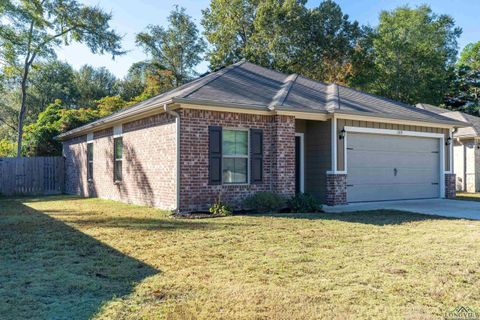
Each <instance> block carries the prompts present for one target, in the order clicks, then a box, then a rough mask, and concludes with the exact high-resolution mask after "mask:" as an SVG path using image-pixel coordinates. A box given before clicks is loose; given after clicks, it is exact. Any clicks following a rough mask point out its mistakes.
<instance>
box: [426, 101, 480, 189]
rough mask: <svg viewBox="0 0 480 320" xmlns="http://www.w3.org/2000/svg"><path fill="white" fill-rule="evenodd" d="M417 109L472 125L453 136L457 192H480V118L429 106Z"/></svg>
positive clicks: (459, 130)
mask: <svg viewBox="0 0 480 320" xmlns="http://www.w3.org/2000/svg"><path fill="white" fill-rule="evenodd" d="M417 108H420V109H424V110H427V111H430V112H435V113H437V114H440V115H442V116H445V117H448V118H451V119H455V120H458V121H462V122H465V123H468V124H470V126H469V127H465V128H459V129H458V130H457V131H456V132H455V133H454V135H453V137H454V146H453V149H454V152H453V157H454V159H453V163H454V173H455V174H456V176H457V183H456V186H457V191H465V192H480V117H476V116H472V115H470V114H466V113H463V112H459V111H452V110H447V109H443V108H440V107H436V106H432V105H429V104H417Z"/></svg>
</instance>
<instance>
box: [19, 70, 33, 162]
mask: <svg viewBox="0 0 480 320" xmlns="http://www.w3.org/2000/svg"><path fill="white" fill-rule="evenodd" d="M29 67H30V66H29V65H28V64H27V65H25V69H24V71H23V76H22V82H21V86H22V88H21V94H22V97H21V99H22V102H21V106H20V112H19V114H18V130H17V131H18V135H17V158H20V157H21V156H22V139H23V137H22V135H23V120H24V119H25V113H26V111H27V78H28V70H29Z"/></svg>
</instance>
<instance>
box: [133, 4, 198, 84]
mask: <svg viewBox="0 0 480 320" xmlns="http://www.w3.org/2000/svg"><path fill="white" fill-rule="evenodd" d="M168 22H169V26H168V28H167V29H165V28H163V27H161V26H156V25H150V26H148V27H147V31H146V32H142V33H139V34H137V37H136V43H137V44H138V45H139V46H141V47H142V48H143V49H144V50H145V52H146V53H147V54H149V55H150V56H151V58H152V60H153V61H154V62H157V63H159V64H161V65H163V66H165V67H166V68H167V69H168V70H171V71H172V72H173V79H174V83H172V85H173V86H175V87H176V86H179V85H181V84H183V83H184V82H186V81H188V80H189V79H190V78H191V77H192V76H193V75H195V72H194V70H193V68H194V67H195V66H196V65H197V64H198V63H200V61H201V54H202V53H203V52H204V51H205V47H206V44H205V42H204V40H203V39H202V38H201V37H200V35H199V33H198V29H197V27H196V25H195V23H194V22H193V21H192V18H191V17H190V16H189V15H187V14H186V12H185V9H184V8H179V7H178V6H175V9H174V10H173V11H172V12H171V13H170V15H169V16H168Z"/></svg>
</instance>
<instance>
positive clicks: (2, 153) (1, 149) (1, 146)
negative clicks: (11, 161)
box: [0, 139, 17, 158]
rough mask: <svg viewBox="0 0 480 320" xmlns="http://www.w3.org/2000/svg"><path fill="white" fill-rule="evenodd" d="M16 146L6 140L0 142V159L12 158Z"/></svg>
mask: <svg viewBox="0 0 480 320" xmlns="http://www.w3.org/2000/svg"><path fill="white" fill-rule="evenodd" d="M16 150H17V146H16V145H15V143H13V142H11V141H10V140H8V139H1V140H0V158H1V157H14V156H15V152H16Z"/></svg>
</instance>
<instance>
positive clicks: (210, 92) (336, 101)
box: [58, 61, 464, 212]
mask: <svg viewBox="0 0 480 320" xmlns="http://www.w3.org/2000/svg"><path fill="white" fill-rule="evenodd" d="M463 125H464V123H462V122H459V121H456V120H452V119H450V118H447V117H444V116H442V115H439V114H437V113H434V112H429V111H427V110H421V109H419V108H416V107H415V106H410V105H406V104H402V103H399V102H396V101H391V100H388V99H385V98H382V97H378V96H374V95H370V94H367V93H364V92H360V91H357V90H354V89H350V88H347V87H344V86H340V85H337V84H326V83H322V82H318V81H313V80H310V79H307V78H305V77H302V76H300V75H296V74H292V75H285V74H282V73H279V72H276V71H273V70H269V69H265V68H263V67H260V66H257V65H255V64H252V63H249V62H245V61H241V62H239V63H236V64H234V65H231V66H228V67H226V68H223V69H221V70H219V71H216V72H212V73H210V74H208V75H206V76H203V77H201V78H198V79H196V80H194V81H192V82H190V83H187V84H185V85H183V86H181V87H179V88H176V89H174V90H171V91H169V92H166V93H164V94H161V95H159V96H156V97H154V98H152V99H149V100H146V101H144V102H141V103H139V104H137V105H134V106H132V107H130V108H127V109H125V110H122V111H120V112H118V113H115V114H112V115H110V116H108V117H105V118H102V119H100V120H97V121H95V122H92V123H90V124H87V125H84V126H82V127H79V128H76V129H73V130H71V131H68V132H66V133H63V134H61V135H60V136H58V139H60V140H61V141H62V142H63V153H64V156H65V158H66V177H65V181H66V187H65V188H66V192H68V193H72V194H80V195H82V196H89V197H101V198H108V199H114V200H120V201H125V202H130V203H136V204H146V205H151V206H155V207H159V208H164V209H171V210H177V211H181V212H188V211H193V210H205V209H206V208H207V207H208V206H209V205H210V204H211V203H213V201H214V199H215V198H216V197H217V196H218V195H221V197H222V200H224V201H226V202H228V203H230V204H232V205H238V204H239V203H240V202H241V200H242V199H243V198H245V197H246V196H248V195H250V194H253V193H255V192H258V191H271V192H275V193H278V194H281V195H285V196H291V195H294V194H295V193H296V192H307V193H310V194H312V195H314V196H315V197H317V198H318V199H319V200H321V202H323V203H326V204H328V205H338V204H344V203H347V202H359V201H380V200H382V201H383V200H398V199H422V198H444V197H446V198H451V197H454V196H455V176H454V174H453V172H452V165H453V161H452V144H451V139H452V132H453V130H454V129H455V128H457V127H461V126H463Z"/></svg>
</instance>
